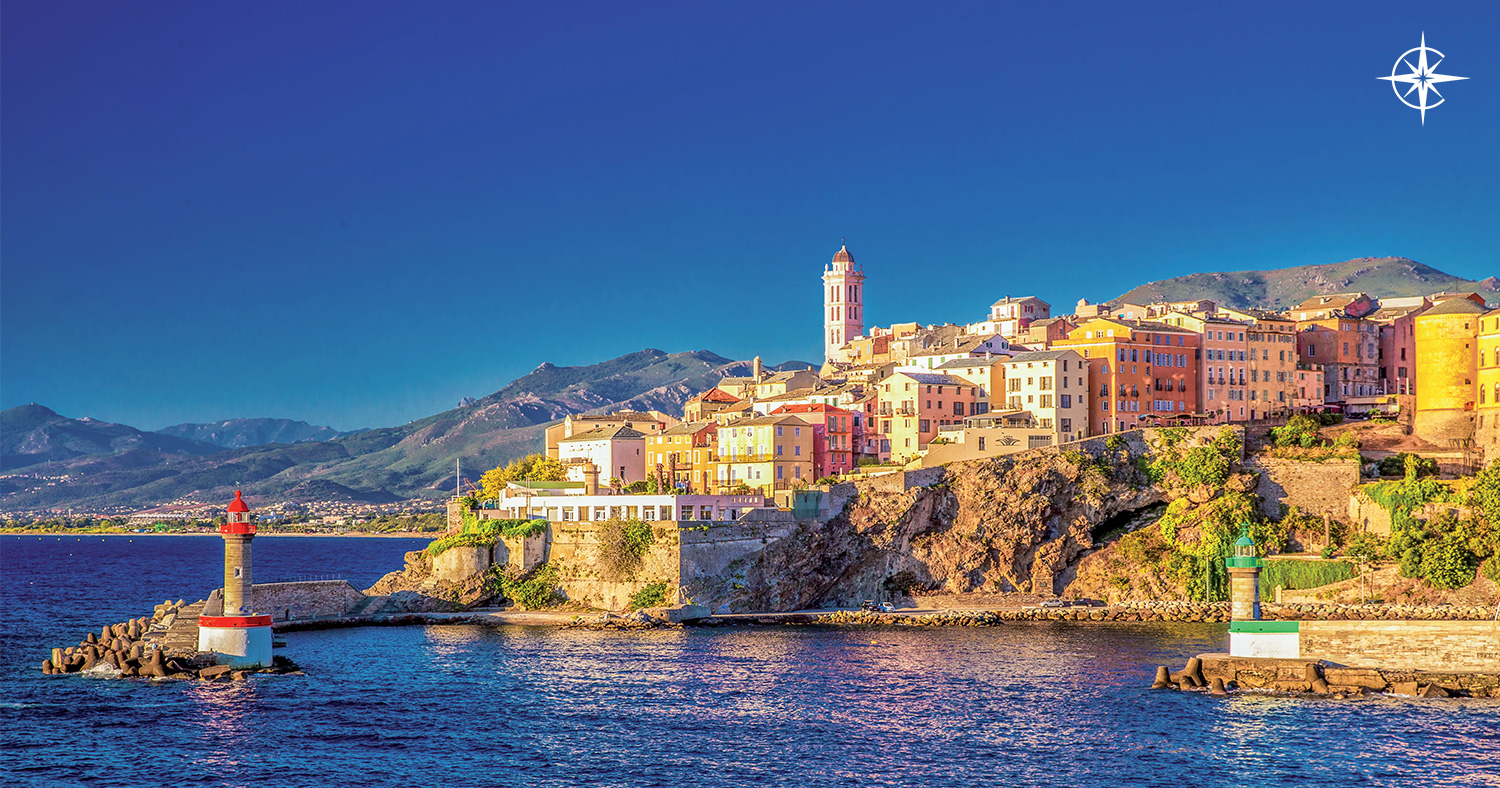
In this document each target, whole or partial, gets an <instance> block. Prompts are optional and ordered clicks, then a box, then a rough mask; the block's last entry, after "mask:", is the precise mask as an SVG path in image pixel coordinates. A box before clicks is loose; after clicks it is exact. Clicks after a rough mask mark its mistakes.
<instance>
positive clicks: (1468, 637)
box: [1298, 621, 1500, 673]
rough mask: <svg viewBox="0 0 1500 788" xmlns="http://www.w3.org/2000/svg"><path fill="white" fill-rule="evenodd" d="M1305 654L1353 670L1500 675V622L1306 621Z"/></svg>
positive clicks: (1303, 624) (1303, 633)
mask: <svg viewBox="0 0 1500 788" xmlns="http://www.w3.org/2000/svg"><path fill="white" fill-rule="evenodd" d="M1298 628H1299V634H1300V635H1301V639H1302V656H1303V657H1306V658H1310V659H1325V660H1328V661H1329V662H1333V663H1336V664H1339V665H1348V666H1351V667H1377V668H1394V669H1405V670H1447V671H1473V672H1487V673H1500V622H1495V621H1303V622H1301V623H1300V624H1299V627H1298Z"/></svg>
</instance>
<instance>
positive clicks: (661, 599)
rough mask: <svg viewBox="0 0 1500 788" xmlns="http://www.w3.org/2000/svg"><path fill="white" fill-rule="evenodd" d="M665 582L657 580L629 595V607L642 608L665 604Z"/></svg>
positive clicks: (633, 608) (632, 608)
mask: <svg viewBox="0 0 1500 788" xmlns="http://www.w3.org/2000/svg"><path fill="white" fill-rule="evenodd" d="M667 588H668V586H667V584H666V583H665V582H663V581H657V582H655V583H651V584H649V585H647V586H646V587H645V588H642V589H641V590H639V591H637V592H635V593H634V594H631V595H630V609H631V610H642V609H644V608H648V607H661V606H663V605H665V604H667Z"/></svg>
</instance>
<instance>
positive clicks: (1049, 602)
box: [1037, 599, 1073, 608]
mask: <svg viewBox="0 0 1500 788" xmlns="http://www.w3.org/2000/svg"><path fill="white" fill-rule="evenodd" d="M1072 605H1073V603H1072V602H1069V601H1068V600H1066V599H1044V600H1042V603H1041V604H1040V605H1037V607H1040V608H1054V607H1072Z"/></svg>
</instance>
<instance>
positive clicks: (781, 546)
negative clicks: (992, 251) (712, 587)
mask: <svg viewBox="0 0 1500 788" xmlns="http://www.w3.org/2000/svg"><path fill="white" fill-rule="evenodd" d="M1217 432H1218V430H1217V429H1215V430H1213V431H1205V432H1204V435H1213V434H1217ZM1073 446H1075V447H1076V448H1071V449H1069V450H1066V451H1063V450H1059V449H1056V448H1052V449H1045V450H1043V449H1038V450H1033V451H1027V452H1022V453H1019V454H1015V455H1009V456H1005V457H996V458H988V459H982V460H972V461H967V462H962V463H954V464H952V465H950V466H947V467H945V468H932V469H924V471H923V473H929V472H930V474H929V476H922V477H916V476H915V475H914V474H890V475H887V476H879V477H873V478H869V479H861V480H859V481H857V482H853V483H846V484H837V485H834V489H833V493H834V494H835V497H836V498H842V499H844V500H847V505H845V506H844V507H843V508H842V510H841V511H839V512H838V513H837V514H835V515H834V516H833V517H832V518H830V519H829V520H827V521H826V522H803V523H801V524H800V525H799V526H798V528H797V530H795V531H793V532H792V533H791V534H789V535H788V536H786V537H784V538H782V539H781V540H779V541H777V542H775V543H773V544H771V545H770V546H769V547H768V548H767V549H766V550H764V551H763V552H762V553H760V554H759V556H757V558H756V559H755V560H754V561H753V562H751V563H750V565H749V566H748V567H746V569H745V572H744V575H743V576H744V580H743V582H742V584H741V585H742V586H743V587H742V588H740V589H739V590H738V591H737V592H736V593H735V594H734V595H733V597H732V598H730V599H728V600H727V601H729V602H730V603H731V604H732V608H733V609H735V610H797V609H804V608H809V607H819V606H823V605H839V606H847V605H851V604H855V603H857V602H858V601H859V600H862V599H876V598H885V599H890V598H895V597H897V596H898V595H901V594H915V595H920V594H921V593H947V594H976V593H996V592H1012V591H1017V592H1024V593H1036V594H1045V595H1051V594H1055V593H1059V592H1060V591H1061V590H1062V589H1063V588H1064V587H1066V586H1067V585H1068V583H1069V582H1071V577H1072V574H1071V573H1072V571H1073V570H1074V568H1075V567H1076V565H1077V563H1078V561H1079V560H1080V558H1081V557H1082V556H1083V555H1084V554H1085V553H1087V552H1088V551H1090V550H1092V549H1093V548H1094V547H1095V542H1094V531H1095V529H1097V528H1099V527H1100V526H1102V525H1104V524H1105V523H1109V522H1111V521H1112V520H1115V519H1116V518H1118V517H1120V516H1122V515H1129V514H1130V513H1133V512H1136V511H1138V510H1141V509H1144V508H1146V507H1148V506H1152V505H1155V504H1158V503H1161V502H1164V501H1165V500H1167V492H1166V491H1165V490H1163V489H1161V488H1159V487H1157V486H1155V485H1153V484H1152V483H1151V480H1150V478H1148V476H1147V474H1146V473H1145V472H1144V471H1142V470H1141V464H1140V463H1139V462H1138V461H1139V460H1141V459H1143V458H1145V457H1146V456H1147V455H1148V454H1149V453H1150V452H1151V451H1153V450H1152V449H1151V448H1150V447H1149V446H1148V444H1147V442H1146V440H1145V439H1144V438H1142V437H1140V436H1139V435H1137V434H1136V433H1130V434H1128V435H1122V436H1111V439H1104V438H1101V439H1098V440H1089V441H1084V442H1081V443H1078V444H1073ZM1127 519H1128V518H1127ZM720 601H726V600H715V602H716V603H717V602H720Z"/></svg>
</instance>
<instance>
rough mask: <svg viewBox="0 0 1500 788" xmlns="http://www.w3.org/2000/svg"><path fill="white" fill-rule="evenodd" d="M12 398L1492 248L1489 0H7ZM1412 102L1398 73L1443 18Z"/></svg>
mask: <svg viewBox="0 0 1500 788" xmlns="http://www.w3.org/2000/svg"><path fill="white" fill-rule="evenodd" d="M0 21H3V24H0V35H3V39H0V67H3V70H0V80H3V81H0V157H3V158H0V160H3V168H0V211H3V213H0V405H3V406H4V407H11V406H14V405H17V404H22V403H26V402H32V401H35V402H40V403H42V404H45V405H48V406H50V407H52V408H54V409H56V410H58V411H59V412H62V413H64V414H65V415H69V416H84V415H88V416H93V417H96V418H101V419H106V420H110V421H121V422H125V423H129V424H133V425H135V426H139V427H142V428H158V427H161V426H165V425H168V424H174V423H178V422H183V421H207V420H214V419H222V418H230V417H236V416H279V417H287V418H298V419H305V420H308V421H312V422H315V423H322V424H331V425H333V426H335V427H338V428H340V429H351V428H356V427H364V426H380V425H386V424H396V423H401V422H404V421H407V420H410V419H414V418H420V417H422V416H426V415H430V414H432V413H435V412H438V411H441V410H444V409H446V408H449V407H452V406H453V405H454V403H455V402H456V401H457V400H458V399H459V398H460V397H463V396H483V395H484V394H487V393H489V392H492V391H494V390H496V389H497V388H499V387H500V386H502V385H504V384H505V383H506V382H507V381H509V380H511V379H513V378H515V377H517V376H519V375H521V374H524V373H525V372H527V371H529V370H530V369H532V368H533V367H535V366H536V365H537V364H539V363H541V362H543V361H551V362H553V363H557V364H586V363H591V362H593V361H598V360H602V359H606V358H610V357H613V356H616V355H619V354H621V353H625V352H630V351H633V350H638V349H640V348H642V347H657V348H661V349H663V350H669V351H671V350H691V349H709V350H713V351H715V352H717V353H720V354H722V355H725V356H730V357H738V358H748V357H749V356H751V355H754V354H757V353H758V354H761V355H762V356H765V357H766V358H767V359H768V360H782V359H786V358H800V359H805V360H811V361H817V360H818V359H819V357H820V355H821V347H820V345H819V338H820V336H821V324H820V322H819V320H820V305H821V301H820V292H821V289H820V286H819V281H818V277H819V275H820V272H821V270H822V266H823V264H824V262H826V261H827V260H828V259H829V258H830V257H831V255H832V254H833V252H834V251H835V250H837V249H838V246H839V243H840V239H841V238H848V243H849V246H850V248H851V250H852V251H853V252H854V254H855V257H856V259H857V260H859V261H860V262H861V263H862V264H863V265H864V267H865V271H866V273H867V275H868V277H869V278H868V282H867V286H866V290H867V295H866V301H867V313H868V316H869V318H870V320H871V321H872V322H877V323H880V324H889V323H891V322H897V321H907V320H919V321H923V322H942V321H948V320H952V321H965V320H974V319H978V318H979V317H980V316H981V315H982V314H983V313H984V312H985V309H986V308H987V305H988V304H989V303H990V302H992V301H994V300H995V299H996V298H999V297H1001V296H1004V295H1019V294H1023V293H1034V294H1036V295H1040V296H1041V297H1043V298H1045V299H1047V300H1048V301H1050V302H1052V303H1053V304H1054V305H1058V306H1061V307H1064V308H1068V307H1070V306H1071V304H1072V303H1073V302H1074V301H1076V300H1077V299H1078V298H1080V297H1087V298H1089V299H1091V300H1104V299H1108V298H1111V297H1114V296H1116V295H1119V294H1120V293H1121V292H1123V291H1125V290H1127V289H1129V288H1130V287H1132V286H1134V285H1136V284H1139V283H1141V282H1144V281H1149V280H1153V279H1161V278H1165V277H1170V276H1176V275H1180V274H1185V273H1190V272H1194V271H1207V270H1243V269H1248V268H1270V267H1283V266H1290V265H1301V264H1308V263H1324V262H1334V261H1338V260H1344V259H1349V258H1352V257H1361V256H1378V255H1404V256H1407V257H1411V258H1413V259H1417V260H1420V261H1422V262H1425V263H1428V264H1430V265H1433V266H1435V267H1437V268H1439V269H1441V270H1444V271H1447V272H1449V273H1451V274H1455V275H1458V276H1464V277H1468V278H1482V277H1485V276H1490V275H1494V274H1500V262H1497V260H1500V220H1497V217H1500V146H1497V145H1496V144H1495V139H1496V138H1497V137H1500V133H1497V131H1496V129H1497V127H1500V104H1497V102H1496V96H1497V90H1500V3H1493V2H1483V3H1466V4H1456V3H1455V4H1446V3H1423V4H1418V5H1412V4H1410V3H1400V4H1397V3H1370V2H1361V3H1305V2H1299V3H1241V4H1233V5H1230V4H1218V3H1180V4H1175V3H1174V4H1164V3H1163V4H1158V3H1117V2H1111V3H1093V4H1090V3H1061V4H1056V3H1053V4H1030V5H1023V4H1018V3H974V4H966V3H943V4H937V5H936V7H932V4H916V3H904V4H888V3H868V2H861V3H833V2H822V3H787V4H768V3H756V4H750V3H741V4H732V3H672V4H662V3H630V4H624V3H610V4H602V3H600V4H593V3H570V4H530V3H488V2H486V3H460V2H452V3H441V4H437V5H433V4H418V3H379V2H361V3H339V2H319V3H290V2H271V3H260V4H235V5H233V6H231V4H224V3H151V2H144V3H130V4H101V3H70V2H48V3H39V2H31V3H15V2H13V3H7V4H6V5H5V7H4V15H3V20H0ZM1424 31H1425V32H1426V34H1427V41H1428V44H1429V45H1431V46H1433V47H1435V48H1437V49H1440V50H1442V51H1444V52H1445V53H1446V54H1447V56H1448V60H1447V61H1446V62H1445V63H1444V67H1443V69H1442V71H1444V72H1445V73H1450V74H1456V75H1459V76H1467V77H1470V78H1471V79H1470V80H1468V81H1465V82H1457V83H1449V84H1448V85H1445V86H1444V87H1443V92H1444V95H1445V96H1447V97H1448V98H1449V102H1448V103H1447V104H1445V105H1444V106H1442V107H1439V108H1438V109H1436V110H1434V111H1432V112H1430V113H1429V114H1428V117H1427V124H1426V126H1425V127H1424V126H1422V125H1420V123H1419V120H1418V116H1417V113H1416V111H1414V110H1409V109H1406V108H1405V107H1402V106H1401V105H1400V104H1399V102H1398V101H1397V100H1396V98H1395V97H1394V96H1393V95H1392V92H1391V90H1390V88H1389V86H1388V85H1387V84H1386V83H1384V82H1380V81H1378V80H1377V79H1376V78H1377V77H1380V76H1384V75H1386V74H1389V73H1390V69H1391V64H1392V62H1393V61H1394V60H1395V59H1396V56H1397V55H1399V54H1400V53H1401V52H1402V51H1404V50H1406V49H1408V48H1411V47H1414V46H1416V45H1417V43H1418V39H1419V37H1420V36H1421V34H1422V33H1423V32H1424Z"/></svg>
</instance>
